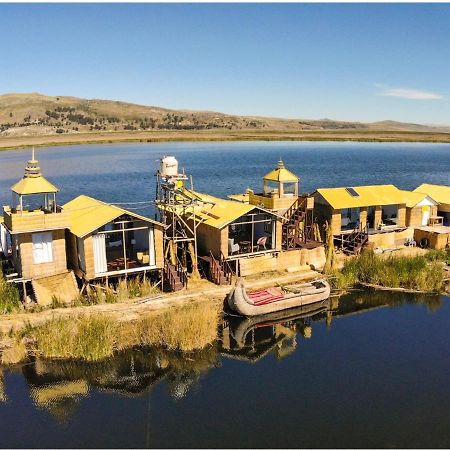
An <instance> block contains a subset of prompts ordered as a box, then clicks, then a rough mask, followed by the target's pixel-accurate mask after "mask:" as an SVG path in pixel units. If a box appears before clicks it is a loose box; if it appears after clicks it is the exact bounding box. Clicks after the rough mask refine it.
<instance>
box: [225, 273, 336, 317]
mask: <svg viewBox="0 0 450 450" xmlns="http://www.w3.org/2000/svg"><path fill="white" fill-rule="evenodd" d="M330 291H331V288H330V285H329V284H328V282H327V281H326V280H315V281H311V282H309V283H302V284H290V285H286V286H277V287H270V288H266V289H260V290H258V291H252V292H247V291H246V289H245V285H244V280H243V279H242V278H239V279H238V280H237V282H236V286H235V287H234V289H233V290H232V291H231V292H230V293H229V294H228V298H227V303H228V306H229V308H230V309H231V310H232V311H235V312H237V313H239V314H240V315H242V316H247V317H250V316H260V315H263V314H269V313H274V312H277V311H283V310H285V309H289V308H296V307H299V306H304V305H310V304H312V303H317V302H321V301H323V300H326V299H327V298H328V297H329V296H330Z"/></svg>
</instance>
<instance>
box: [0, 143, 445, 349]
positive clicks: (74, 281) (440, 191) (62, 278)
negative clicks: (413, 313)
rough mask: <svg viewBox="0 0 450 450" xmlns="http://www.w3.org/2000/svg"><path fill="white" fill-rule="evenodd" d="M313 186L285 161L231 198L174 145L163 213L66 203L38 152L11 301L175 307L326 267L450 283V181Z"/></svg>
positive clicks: (384, 282) (158, 202)
mask: <svg viewBox="0 0 450 450" xmlns="http://www.w3.org/2000/svg"><path fill="white" fill-rule="evenodd" d="M299 186H300V178H299V177H298V176H297V175H296V174H294V173H293V172H291V171H290V170H289V169H288V168H287V167H286V166H285V164H284V162H283V161H282V160H280V161H279V162H278V164H277V165H276V167H274V169H273V170H271V171H270V172H269V173H267V174H265V175H264V176H263V177H262V182H261V187H260V188H259V189H257V188H256V189H247V190H246V191H245V192H243V193H241V194H236V195H230V196H229V198H227V199H224V198H218V197H215V196H213V195H210V194H207V193H202V192H198V191H196V190H194V188H193V179H192V177H191V176H189V175H188V174H186V172H185V171H184V170H181V169H180V168H179V164H178V161H177V160H176V158H175V157H173V156H165V157H164V158H162V159H161V161H160V167H159V170H158V171H157V173H156V192H155V194H154V200H151V199H149V202H148V203H149V204H150V203H153V204H154V205H155V207H156V210H157V211H158V217H157V219H155V218H149V217H146V216H142V215H139V214H137V213H136V212H134V211H133V210H129V209H125V208H123V207H122V206H123V205H120V206H119V205H118V204H109V203H105V202H103V201H100V200H97V199H95V198H93V197H91V196H88V195H80V196H78V197H76V198H74V199H72V200H71V201H69V202H67V203H66V204H63V205H61V204H59V203H58V201H57V195H58V193H59V189H58V188H57V187H56V186H55V185H54V184H53V183H51V182H50V181H49V180H47V179H46V178H45V177H44V176H43V174H42V171H41V168H40V166H39V162H38V160H37V159H36V157H35V153H34V150H33V152H32V157H31V159H30V160H29V161H28V163H27V165H26V168H25V173H24V176H23V178H22V179H21V180H19V181H18V182H17V183H16V184H14V185H13V186H12V187H11V191H12V202H11V204H10V205H5V206H4V207H3V216H2V217H1V218H0V258H1V270H2V276H1V277H0V313H1V314H2V315H3V316H4V317H7V316H8V315H10V314H11V313H17V312H20V311H28V312H30V311H34V312H35V313H36V314H40V312H45V310H49V309H51V308H70V307H80V306H90V305H99V304H115V303H117V304H124V303H125V304H130V305H133V307H136V304H137V302H140V301H142V302H143V304H145V302H147V301H150V300H151V299H153V301H154V300H158V301H160V303H161V305H163V304H164V302H165V301H166V300H167V301H169V300H168V299H170V298H171V295H173V294H170V293H174V292H177V291H178V294H177V295H178V297H177V298H178V299H179V303H180V305H182V304H183V302H184V300H183V299H188V298H192V297H193V296H194V297H195V296H198V297H200V296H203V297H205V296H206V297H207V296H208V295H212V296H216V297H219V298H221V299H223V298H224V297H225V295H226V293H228V292H229V291H230V290H231V285H232V284H233V283H234V282H235V281H236V280H237V279H239V278H241V279H246V283H247V281H249V280H252V278H253V279H255V278H258V277H259V278H261V279H262V280H264V281H265V283H266V284H267V286H270V284H271V283H272V285H273V283H274V281H272V280H271V277H272V276H276V277H278V278H279V279H280V280H281V283H284V284H287V283H286V282H283V280H282V279H283V277H288V278H289V282H290V283H291V284H295V282H297V283H298V282H299V281H301V280H302V279H304V278H305V277H306V278H308V277H309V278H316V279H318V278H323V274H321V273H319V272H324V273H325V274H327V275H328V276H329V277H330V280H331V282H332V283H333V284H334V286H335V287H336V288H344V287H348V286H351V285H355V284H362V285H368V286H372V287H373V286H375V287H382V288H387V287H389V288H395V289H406V290H416V291H427V292H438V291H442V290H444V289H445V283H446V280H448V263H449V256H448V255H449V247H450V186H444V185H432V184H422V185H421V186H418V187H417V188H416V189H415V190H414V191H406V190H401V189H398V188H397V187H396V186H394V185H375V186H352V187H336V188H317V189H316V190H315V191H314V192H311V193H306V192H300V187H299ZM150 195H151V193H149V198H150ZM274 274H275V275H274ZM297 276H298V280H296V279H295V278H296V277H297ZM306 281H311V280H306ZM214 285H217V286H218V288H217V289H218V290H217V291H214V292H215V293H214V292H213V291H208V290H211V289H212V287H213V286H214ZM205 292H209V293H206V294H205ZM180 294H181V295H180ZM139 299H144V300H139ZM155 320H156V319H155ZM100 323H103V322H102V321H101V320H100V319H99V324H100ZM48 326H50V325H48ZM52 326H55V327H56V328H58V326H61V327H63V328H64V326H65V325H62V324H59V323H58V324H57V326H56V325H55V324H53V325H52ZM99 326H100V325H99ZM170 326H171V325H167V327H169V328H170ZM198 326H200V325H198ZM113 328H114V327H113ZM108 330H109V328H107V327H106V328H105V332H107V331H108ZM166 332H168V331H167V330H166ZM74 334H75V335H76V333H74ZM38 341H39V340H38V339H37V338H36V342H38ZM41 342H42V341H41ZM105 342H106V338H105ZM74 352H75V351H74ZM75 353H76V352H75Z"/></svg>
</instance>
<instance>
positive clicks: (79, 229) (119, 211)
mask: <svg viewBox="0 0 450 450" xmlns="http://www.w3.org/2000/svg"><path fill="white" fill-rule="evenodd" d="M63 209H64V210H65V211H69V212H70V222H71V224H70V231H71V232H72V233H73V234H74V235H75V236H78V237H80V238H82V237H84V236H86V235H87V234H89V233H92V232H93V231H95V230H97V229H98V228H100V227H101V226H103V225H105V224H107V223H108V222H111V221H112V220H114V219H117V218H118V217H120V216H121V215H123V214H128V215H130V216H132V217H135V218H137V219H140V220H143V221H145V222H149V223H154V224H157V225H160V226H163V224H162V223H160V222H157V221H155V220H152V219H149V218H148V217H144V216H140V215H139V214H135V213H133V212H131V211H128V210H126V209H123V208H119V207H118V206H115V205H110V204H108V203H105V202H102V201H101V200H97V199H95V198H92V197H88V196H87V195H80V196H78V197H76V198H74V199H73V200H71V201H70V202H68V203H66V204H65V205H64V206H63Z"/></svg>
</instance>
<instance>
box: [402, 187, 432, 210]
mask: <svg viewBox="0 0 450 450" xmlns="http://www.w3.org/2000/svg"><path fill="white" fill-rule="evenodd" d="M401 192H402V193H403V195H404V199H405V203H406V207H407V208H414V207H415V206H416V205H417V204H418V203H420V202H421V201H423V200H425V199H426V198H428V199H429V200H430V201H431V202H432V203H434V204H437V202H436V201H435V200H434V199H433V198H432V197H431V196H429V195H427V194H425V193H423V192H414V191H413V192H411V191H401Z"/></svg>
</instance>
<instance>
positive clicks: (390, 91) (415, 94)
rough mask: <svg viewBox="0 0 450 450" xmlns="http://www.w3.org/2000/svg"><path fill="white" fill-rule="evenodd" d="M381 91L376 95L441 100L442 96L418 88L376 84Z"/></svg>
mask: <svg viewBox="0 0 450 450" xmlns="http://www.w3.org/2000/svg"><path fill="white" fill-rule="evenodd" d="M378 87H379V88H380V89H381V91H380V92H378V93H377V95H379V96H382V97H397V98H406V99H408V100H441V99H442V98H443V97H442V95H440V94H436V93H435V92H430V91H422V90H419V89H407V88H390V87H385V86H378Z"/></svg>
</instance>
